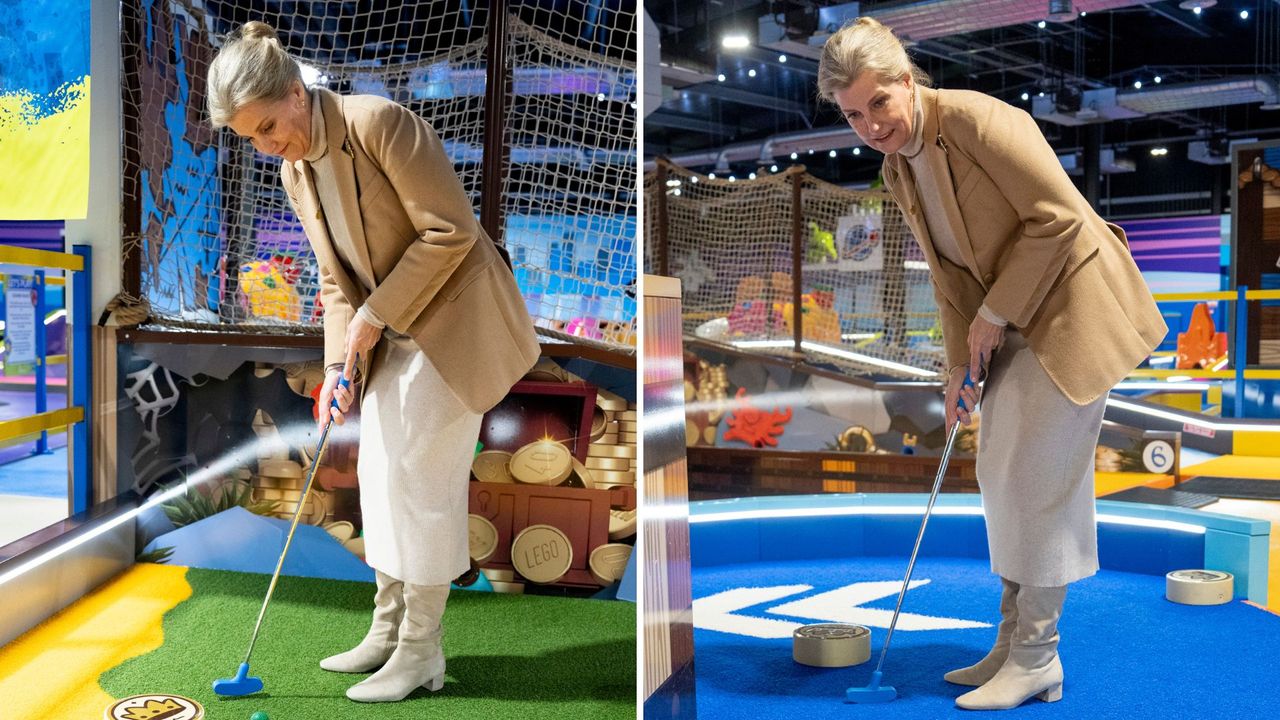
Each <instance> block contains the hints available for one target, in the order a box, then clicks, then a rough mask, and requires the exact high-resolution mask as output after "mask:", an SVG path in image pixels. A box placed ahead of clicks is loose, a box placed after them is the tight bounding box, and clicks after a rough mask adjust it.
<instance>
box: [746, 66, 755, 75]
mask: <svg viewBox="0 0 1280 720" xmlns="http://www.w3.org/2000/svg"><path fill="white" fill-rule="evenodd" d="M755 76H756V69H755V68H751V69H750V70H748V71H747V77H755Z"/></svg>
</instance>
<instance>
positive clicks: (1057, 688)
mask: <svg viewBox="0 0 1280 720" xmlns="http://www.w3.org/2000/svg"><path fill="white" fill-rule="evenodd" d="M1036 699H1037V700H1043V701H1045V702H1058V701H1059V700H1061V699H1062V683H1058V684H1057V685H1054V686H1053V687H1051V688H1049V689H1048V690H1045V691H1044V692H1042V693H1040V694H1039V695H1036Z"/></svg>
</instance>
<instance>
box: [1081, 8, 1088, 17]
mask: <svg viewBox="0 0 1280 720" xmlns="http://www.w3.org/2000/svg"><path fill="white" fill-rule="evenodd" d="M1088 14H1089V11H1087V10H1081V11H1080V17H1084V16H1085V15H1088Z"/></svg>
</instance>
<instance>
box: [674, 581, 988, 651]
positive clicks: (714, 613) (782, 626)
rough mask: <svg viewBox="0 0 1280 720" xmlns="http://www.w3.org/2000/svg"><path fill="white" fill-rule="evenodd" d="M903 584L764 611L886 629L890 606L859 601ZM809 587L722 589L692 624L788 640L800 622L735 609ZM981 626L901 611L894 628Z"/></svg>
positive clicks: (845, 591)
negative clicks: (872, 604)
mask: <svg viewBox="0 0 1280 720" xmlns="http://www.w3.org/2000/svg"><path fill="white" fill-rule="evenodd" d="M928 582H929V581H928V580H914V581H912V583H911V585H910V586H909V587H908V589H909V590H910V589H914V588H917V587H920V586H921V585H924V584H926V583H928ZM901 588H902V583H900V582H895V581H876V582H859V583H853V584H851V585H846V586H844V587H842V588H837V589H835V590H829V591H827V592H824V593H819V594H817V595H814V596H813V597H809V598H804V599H802V600H793V601H791V602H788V603H783V604H782V605H777V606H775V607H771V608H769V609H768V610H766V611H765V612H768V613H770V614H773V615H790V616H792V617H803V618H812V619H814V620H819V621H822V622H843V623H853V624H856V625H865V626H867V627H881V628H887V627H889V621H890V619H892V617H893V611H892V610H881V609H878V608H867V607H860V605H862V604H864V603H869V602H874V601H876V600H880V599H883V598H886V597H890V596H896V595H897V594H898V591H899V590H900V589H901ZM812 589H813V586H811V585H775V586H771V587H748V588H734V589H732V590H725V591H724V592H719V593H716V594H715V595H709V596H707V597H705V598H698V599H696V600H694V601H693V624H694V626H695V627H697V628H698V629H700V630H716V631H718V632H724V633H732V634H735V635H747V636H749V637H757V638H762V639H766V640H767V639H775V638H788V637H791V635H792V633H794V632H795V630H796V628H799V627H801V625H802V624H801V623H797V622H789V621H786V620H773V619H770V618H758V617H750V616H748V615H740V614H737V611H739V610H743V609H745V608H749V607H751V606H753V605H760V604H762V603H767V602H769V601H770V600H777V599H780V598H784V597H787V596H789V595H799V594H801V593H805V592H808V591H810V590H812ZM979 627H991V625H990V624H988V623H983V622H975V621H972V620H961V619H958V618H945V617H934V616H930V615H917V614H915V613H905V612H904V613H901V614H900V615H899V616H898V627H897V629H899V630H954V629H961V628H979Z"/></svg>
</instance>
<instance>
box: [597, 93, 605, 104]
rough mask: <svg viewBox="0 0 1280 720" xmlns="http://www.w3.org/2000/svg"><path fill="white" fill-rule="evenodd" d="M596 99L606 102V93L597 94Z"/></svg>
mask: <svg viewBox="0 0 1280 720" xmlns="http://www.w3.org/2000/svg"><path fill="white" fill-rule="evenodd" d="M596 100H599V101H600V102H604V93H599V94H597V95H596Z"/></svg>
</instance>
